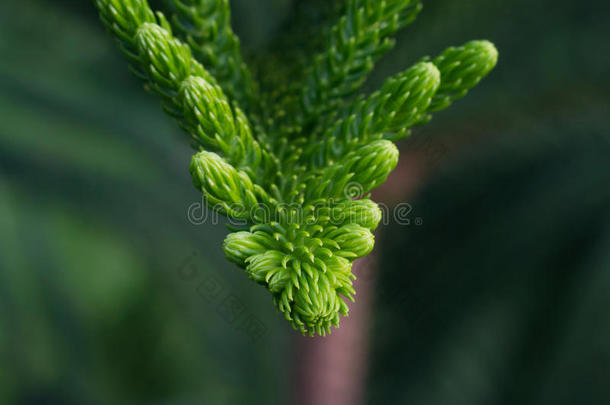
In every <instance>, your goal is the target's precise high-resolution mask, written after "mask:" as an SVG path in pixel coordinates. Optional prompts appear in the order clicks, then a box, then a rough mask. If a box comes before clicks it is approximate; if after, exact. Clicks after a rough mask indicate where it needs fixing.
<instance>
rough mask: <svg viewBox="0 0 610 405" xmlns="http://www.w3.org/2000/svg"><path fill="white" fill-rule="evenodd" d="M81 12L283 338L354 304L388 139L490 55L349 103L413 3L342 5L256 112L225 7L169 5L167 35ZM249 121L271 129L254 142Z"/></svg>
mask: <svg viewBox="0 0 610 405" xmlns="http://www.w3.org/2000/svg"><path fill="white" fill-rule="evenodd" d="M94 1H95V4H96V6H97V7H98V9H99V12H100V17H101V19H102V21H103V22H104V23H105V24H106V26H107V27H108V29H109V31H110V32H111V33H112V34H113V35H114V37H115V38H116V39H117V41H118V42H119V46H120V48H121V49H122V51H123V52H124V53H125V55H126V57H127V59H128V61H129V64H130V67H131V70H132V71H133V72H134V73H135V74H136V75H137V76H138V77H139V78H141V79H142V80H143V81H144V83H145V87H146V88H147V89H148V90H149V91H151V92H153V93H155V94H157V95H158V96H159V97H160V98H161V103H162V106H163V108H164V110H165V111H166V112H167V113H168V114H170V115H171V116H173V117H175V118H176V120H177V121H178V124H179V125H180V127H181V128H182V129H183V130H184V131H185V132H186V133H187V134H189V136H190V138H191V141H192V145H193V147H194V148H195V149H196V150H197V151H198V152H197V153H196V154H195V156H193V158H192V160H191V164H190V172H191V176H192V178H193V182H194V185H195V187H197V188H198V189H199V190H201V192H202V193H203V195H204V198H205V201H206V203H207V204H208V206H209V208H210V209H212V210H216V211H217V212H220V213H222V214H224V215H226V216H228V217H229V218H232V219H236V220H239V221H240V224H242V225H241V226H240V227H237V229H233V232H232V233H230V234H229V235H228V236H227V238H226V240H225V242H224V245H223V249H224V252H225V254H226V256H227V258H228V259H229V260H230V261H232V262H234V263H236V264H237V265H238V266H240V267H242V268H243V269H244V270H245V272H246V274H248V276H249V277H250V278H251V279H252V280H254V281H255V282H257V283H259V284H261V285H264V286H265V287H266V288H267V289H268V290H269V291H270V293H271V295H272V297H273V301H274V303H275V305H276V307H277V309H278V310H279V311H280V312H281V313H282V314H283V315H284V317H285V318H286V319H287V320H288V321H289V322H290V324H291V325H292V326H293V327H294V328H295V329H297V330H299V331H301V332H302V333H304V334H309V335H314V334H318V335H326V334H328V333H330V330H331V327H336V326H338V325H339V318H340V315H343V316H346V315H347V314H348V310H349V308H348V305H347V301H350V300H351V301H353V299H354V295H355V293H356V292H355V291H354V288H353V285H352V280H353V279H354V278H355V277H354V275H353V274H352V272H351V266H352V263H353V261H354V260H355V259H357V258H359V257H363V256H365V255H366V254H368V253H369V252H370V251H371V250H372V249H373V246H374V237H373V231H374V230H375V228H376V227H377V226H378V224H379V222H380V220H381V217H382V213H381V210H380V209H379V207H378V206H377V204H375V203H374V202H373V201H371V200H370V198H369V196H368V194H369V193H370V191H371V190H373V189H374V188H375V187H377V186H379V185H380V184H381V183H383V182H384V181H385V180H386V178H387V176H388V175H389V173H390V172H391V171H392V170H393V169H394V168H395V167H396V164H397V163H398V149H397V148H396V146H395V145H394V143H393V141H394V140H396V139H399V138H401V137H404V136H406V135H408V134H409V131H410V128H411V127H413V126H415V125H420V124H422V123H425V122H427V121H428V120H429V119H430V117H431V113H433V112H436V111H440V110H442V109H444V108H446V107H448V106H449V105H450V104H451V103H452V102H453V101H455V100H457V99H459V98H461V97H463V96H464V95H465V94H466V93H467V92H468V90H469V89H471V88H472V87H473V86H475V85H476V84H477V83H478V82H479V81H480V80H481V78H482V77H484V76H485V75H487V74H488V73H489V71H491V69H492V68H493V67H494V66H495V64H496V60H497V51H496V50H495V48H494V47H493V45H492V44H491V43H489V42H487V41H473V42H469V43H467V44H465V45H463V46H461V47H458V48H449V49H447V50H445V51H444V52H443V53H442V54H441V55H440V56H438V57H437V58H434V59H429V58H424V60H422V61H421V62H419V63H417V64H415V65H414V66H412V67H411V68H409V69H407V70H405V71H404V72H402V73H399V74H397V75H395V76H393V77H391V78H389V79H387V80H386V81H385V83H384V84H383V86H382V87H381V89H380V90H379V91H377V92H374V93H373V94H371V95H369V96H367V97H365V96H363V95H361V96H358V97H356V98H355V99H352V98H351V97H350V96H351V95H352V94H353V93H354V92H355V91H357V90H358V88H359V87H360V85H361V84H362V82H363V81H364V80H365V78H366V76H367V74H368V73H369V72H370V71H371V69H372V67H373V64H374V62H375V61H376V60H377V59H378V58H379V57H380V56H381V54H382V53H383V52H385V51H386V50H387V49H389V48H390V47H391V46H392V44H393V40H392V39H391V38H390V36H391V35H392V34H393V33H394V32H395V31H396V30H397V29H399V28H400V27H402V26H404V25H406V24H407V23H409V22H410V21H412V20H413V18H415V16H416V15H417V13H418V12H419V10H420V8H421V5H420V3H419V2H418V1H416V0H384V1H376V0H349V1H348V3H347V8H346V15H345V16H344V17H342V18H341V19H340V20H339V23H338V24H337V25H336V26H334V27H333V28H332V29H331V31H330V34H329V43H328V47H327V49H326V51H324V52H323V53H321V54H320V55H319V56H318V57H317V58H316V59H315V61H314V64H313V68H311V69H309V70H306V69H303V71H304V72H305V80H304V81H303V82H301V83H300V84H299V85H298V86H297V87H295V84H294V83H292V84H291V83H283V84H281V83H280V89H286V88H292V89H293V90H292V91H288V92H287V93H286V94H285V97H283V98H282V97H280V98H276V95H277V93H276V92H275V91H274V90H271V92H266V93H265V94H262V95H261V97H260V99H261V100H274V102H276V104H277V106H276V107H275V112H271V111H268V110H264V111H257V109H259V106H262V108H263V109H265V108H266V107H265V102H261V101H260V100H259V99H258V95H257V93H256V88H257V87H258V86H257V84H256V83H254V81H253V80H252V79H251V78H250V75H249V73H248V71H247V69H246V67H245V65H244V64H243V62H242V60H241V55H240V54H239V41H238V40H237V38H236V36H235V35H234V34H233V31H232V30H231V27H230V22H229V19H230V18H229V5H228V1H227V0H173V1H174V10H175V14H174V16H173V18H172V23H173V28H172V25H171V24H170V23H169V22H168V21H167V20H166V19H165V17H164V16H163V14H161V13H156V14H155V13H153V11H152V10H151V9H150V7H149V6H148V3H147V1H146V0H94ZM173 31H175V32H176V33H177V37H176V36H174V34H173ZM181 38H182V39H183V40H184V41H185V42H183V41H182V40H181ZM193 55H195V56H196V57H197V58H199V59H200V61H201V62H202V63H203V64H202V63H200V62H199V61H197V59H196V58H195V57H194V56H193ZM280 78H283V79H287V78H285V77H283V76H280ZM295 89H296V90H297V91H296V92H295V91H294V90H295ZM277 91H278V92H282V91H283V90H277ZM240 105H241V106H242V107H243V108H245V111H247V113H248V114H249V115H248V118H247V117H246V114H245V113H244V112H243V111H244V110H242V108H240ZM259 117H267V118H268V117H271V118H275V119H269V120H268V121H265V131H263V129H262V125H261V122H260V121H259V119H260V118H259ZM255 131H256V137H255V136H254V134H253V133H254V132H255ZM287 135H290V137H288V136H287Z"/></svg>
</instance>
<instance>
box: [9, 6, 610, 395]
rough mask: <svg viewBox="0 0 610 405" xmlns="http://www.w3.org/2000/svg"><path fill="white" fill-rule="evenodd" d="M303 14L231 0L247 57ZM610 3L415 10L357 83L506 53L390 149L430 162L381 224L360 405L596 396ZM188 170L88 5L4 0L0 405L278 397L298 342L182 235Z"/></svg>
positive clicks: (604, 350)
mask: <svg viewBox="0 0 610 405" xmlns="http://www.w3.org/2000/svg"><path fill="white" fill-rule="evenodd" d="M297 3H300V4H301V5H303V4H308V3H311V4H312V5H314V4H315V3H319V4H323V3H324V2H321V1H316V0H310V1H301V2H298V1H297V0H295V1H289V0H259V1H250V0H233V1H232V7H233V13H234V26H235V29H236V31H237V32H238V34H240V35H241V37H242V41H243V45H244V49H245V50H246V51H247V53H248V54H249V55H251V56H252V57H254V58H255V59H258V60H260V59H261V58H263V59H264V57H265V54H266V49H268V48H273V46H275V45H274V44H276V43H277V42H278V32H280V31H281V30H282V29H283V27H285V26H286V24H287V21H288V19H289V18H290V15H291V12H292V10H293V8H294V7H295V5H296V4H297ZM609 11H610V10H609V6H608V4H607V2H606V1H603V0H583V1H580V2H573V1H568V0H555V1H551V0H540V1H537V2H531V1H525V0H515V1H511V2H507V1H494V0H469V1H449V0H428V1H425V2H424V10H423V12H422V13H421V14H420V17H419V18H418V20H417V21H416V22H415V23H414V24H412V25H411V26H410V27H408V28H407V29H405V30H404V31H402V32H401V33H400V35H399V37H398V44H397V46H396V48H395V49H394V50H393V51H392V52H391V53H390V54H388V55H387V57H385V58H384V59H383V61H382V62H381V63H380V64H379V67H378V69H377V70H376V73H375V75H374V76H373V77H372V78H371V80H370V81H369V83H368V84H367V88H368V89H374V88H375V87H376V86H378V85H379V83H380V82H381V81H382V80H383V78H385V77H386V76H387V75H389V74H392V73H395V72H397V71H399V70H402V69H404V68H405V67H407V66H408V65H409V64H410V63H413V62H415V61H416V60H418V59H419V58H421V57H422V56H424V55H435V54H437V53H439V52H440V51H441V50H442V49H444V48H445V47H446V46H449V45H457V44H460V43H463V42H466V41H468V40H470V39H478V38H487V39H490V40H491V41H493V42H494V43H495V44H496V46H497V47H498V49H499V51H500V61H499V64H498V67H497V68H496V70H495V71H494V72H493V73H492V74H491V75H490V77H489V78H488V79H486V80H485V81H483V82H482V83H481V85H480V86H479V87H478V88H476V89H475V90H474V91H472V92H471V94H469V96H468V97H466V98H465V99H464V100H462V101H460V102H459V103H457V104H456V105H455V106H454V107H453V108H451V109H449V110H447V111H446V112H443V113H442V114H439V115H438V116H436V117H435V119H434V120H433V122H432V123H431V124H430V125H428V126H426V127H424V128H422V129H419V130H418V131H416V133H415V135H414V136H413V137H412V138H410V139H408V140H406V141H404V143H403V145H401V146H402V147H403V150H404V151H409V152H410V153H411V154H414V155H419V156H420V157H421V163H422V164H423V165H424V166H426V168H427V169H430V170H429V173H430V174H429V175H427V176H426V179H428V180H426V181H427V182H428V183H429V184H427V185H425V186H423V188H422V189H423V191H422V192H421V193H420V194H419V195H418V196H417V197H415V200H414V202H413V206H414V215H417V216H421V217H422V218H423V219H424V225H422V226H421V227H419V228H416V227H404V226H403V227H399V226H397V225H390V226H388V227H387V228H386V229H384V230H382V232H383V234H382V238H381V239H382V243H381V247H380V248H379V249H378V252H379V256H380V257H381V264H382V265H381V266H380V280H379V282H380V284H379V288H378V289H377V295H378V298H377V301H378V305H377V307H376V309H375V314H374V324H373V326H372V339H373V342H372V344H373V356H372V365H371V367H372V368H371V372H370V375H369V382H368V385H367V390H366V391H367V401H368V403H375V404H377V403H417V404H419V403H421V404H457V403H464V404H491V403H507V404H508V403H549V404H550V403H574V404H580V403H582V404H598V403H600V404H603V403H606V404H607V403H610V392H609V391H608V388H607V382H608V381H610V367H609V363H610V354H609V353H610V343H609V342H610V331H609V328H608V319H607V313H608V310H610V302H608V299H607V297H608V296H609V295H610V292H609V291H610V281H609V280H608V278H609V277H610V276H609V274H608V273H609V270H610V267H609V266H610V264H609V262H608V261H607V260H606V259H604V258H603V254H604V253H605V254H607V253H608V250H609V249H608V247H609V242H608V241H609V239H608V238H607V237H606V236H607V232H605V231H604V229H605V230H607V229H608V228H607V227H606V228H604V226H605V224H607V223H608V212H609V210H608V208H610V207H609V206H608V198H607V194H604V190H607V189H610V187H608V186H610V183H609V182H608V177H607V176H606V177H604V175H605V174H607V173H609V172H610V170H609V167H608V164H607V162H608V160H609V159H610V155H608V150H609V149H608V147H607V143H604V142H603V141H600V139H599V138H603V137H604V136H607V135H608V129H609V118H608V117H609V116H610V102H609V94H610V80H609V79H608V74H609V73H610V41H608V39H610V24H608V12H609ZM293 28H294V27H293ZM299 46H300V45H299ZM512 140H515V141H514V142H513V141H512ZM530 142H533V143H535V146H530V145H531V144H530ZM190 154H191V152H190V150H189V149H188V146H187V143H186V142H184V138H183V136H182V135H181V134H180V132H179V130H178V129H177V128H176V127H175V125H174V123H173V122H172V121H171V120H170V119H169V118H167V117H166V116H165V115H164V114H162V113H161V111H160V109H159V105H158V102H157V100H155V99H154V98H153V97H151V96H149V95H147V94H146V93H145V92H144V91H142V88H141V85H140V83H138V81H137V80H136V79H135V78H134V77H132V76H131V75H130V74H129V72H128V70H127V68H126V64H125V62H124V60H123V59H122V58H121V55H120V53H119V52H118V51H117V49H116V47H115V44H114V43H113V42H112V40H111V39H110V37H109V35H107V34H106V33H105V32H104V29H103V27H102V24H101V23H99V21H98V20H97V15H96V13H95V10H94V8H93V6H92V4H91V3H90V2H89V1H85V0H78V1H76V0H73V1H70V0H19V1H16V0H12V1H11V0H9V1H3V2H1V3H0V403H6V404H106V403H114V404H139V403H142V404H195V403H196V404H214V405H216V404H245V403H251V404H255V403H256V404H258V403H260V404H283V403H286V402H287V399H286V398H288V397H289V391H290V390H291V386H292V385H293V384H294V382H293V381H291V373H290V372H289V370H290V368H291V366H290V364H289V363H290V361H291V359H292V354H291V336H293V333H294V332H292V331H291V330H290V329H289V327H288V326H287V324H286V323H285V322H284V321H283V319H281V317H280V316H279V315H278V314H277V313H276V311H275V310H274V309H273V307H272V304H271V301H270V299H269V297H268V294H267V293H266V291H265V290H264V289H262V288H255V287H253V285H252V283H251V281H249V280H248V279H247V277H244V275H243V274H242V273H241V272H239V271H236V268H234V267H233V266H232V265H230V264H229V263H228V262H226V261H225V259H224V257H223V254H222V250H221V249H220V246H221V243H222V240H223V238H224V234H225V228H224V226H222V225H211V224H209V223H206V224H203V225H201V224H199V225H198V224H194V223H192V221H189V218H188V215H187V212H188V210H189V207H191V209H192V208H193V207H195V208H197V205H196V204H198V203H199V198H200V196H199V193H198V192H197V190H195V189H194V188H193V187H192V184H191V180H190V178H189V175H188V169H187V166H188V161H189V158H190ZM532 162H542V163H540V164H534V163H532ZM521 164H523V165H525V166H526V167H528V168H529V169H528V170H522V166H521ZM568 164H569V165H568ZM566 165H568V168H567V169H566ZM570 165H571V166H570ZM570 168H576V169H578V170H576V169H575V170H576V171H571V170H568V169H570ZM498 184H500V185H501V186H498ZM582 184H586V185H587V187H586V188H583V187H581V185H582ZM481 190H488V191H489V193H488V194H484V195H483V196H481V195H480V192H481ZM566 190H567V191H566ZM570 190H573V192H568V191H570ZM562 192H565V194H566V195H565V196H563V194H562ZM477 193H479V194H477ZM517 195H518V196H523V197H522V198H521V199H519V200H518V201H513V200H514V198H515V196H517ZM460 196H461V197H460ZM490 196H495V197H490ZM558 196H559V197H558ZM583 196H593V197H591V198H590V199H583V198H582V197H583ZM479 197H481V198H479ZM405 198H406V197H405ZM409 198H411V197H409ZM530 202H531V204H530ZM557 202H559V203H560V204H559V205H557V204H556V203H557ZM458 203H459V204H461V205H456V204H458ZM193 204H195V205H193ZM522 204H523V205H524V206H527V207H533V208H530V209H527V210H525V209H523V210H520V209H521V208H522ZM562 204H563V205H562ZM519 207H521V208H519ZM541 213H544V214H545V215H544V216H542V217H541V216H540V214H541ZM569 213H574V214H575V216H572V215H568V214H569ZM200 214H201V215H203V214H202V213H200ZM540 218H543V219H540ZM567 219H570V221H568V220H567ZM557 223H562V224H565V226H564V227H560V226H559V225H557ZM534 225H535V226H536V228H535V229H533V228H532V229H530V228H529V227H533V226H534ZM554 225H557V228H554ZM447 229H450V230H451V232H447ZM559 230H561V232H560V231H559ZM562 232H564V233H565V235H564V233H562ZM604 232H605V233H604ZM604 235H606V236H604ZM526 236H527V238H526ZM563 236H565V238H564V237H563ZM576 237H582V238H584V239H582V238H581V239H578V240H577V241H572V239H570V238H576ZM586 237H590V239H591V240H588V239H586ZM604 238H605V239H604ZM457 240H459V241H460V243H459V244H458V243H456V241H457ZM386 241H387V242H386ZM515 241H517V242H518V241H521V242H520V243H522V244H523V246H520V245H519V243H517V242H515ZM542 242H544V243H542ZM513 243H514V244H515V246H513V247H512V249H513V250H511V249H509V248H506V249H505V250H501V251H496V250H494V247H497V246H512V244H513ZM596 249H597V250H596ZM486 252H491V253H488V254H487V253H486ZM570 252H573V254H572V253H570ZM600 252H601V253H600ZM560 253H561V254H564V255H566V257H563V256H561V258H560V259H559V257H560ZM598 255H601V256H600V257H601V258H598ZM573 256H577V257H579V258H580V257H581V256H582V257H584V258H589V257H591V260H590V264H588V263H589V262H586V263H584V264H583V263H580V262H578V263H573V262H571V261H570V260H569V259H570V257H573ZM583 260H584V259H583ZM604 260H605V261H604ZM490 268H494V269H497V272H492V273H490V271H489V269H490ZM484 269H485V270H484ZM555 272H559V273H555ZM573 273H577V274H578V275H577V277H578V283H576V281H574V280H572V278H570V277H572V274H573ZM574 277H576V276H574ZM536 283H538V284H536ZM396 285H398V286H400V289H399V291H398V293H397V292H396V291H395V289H393V288H392V286H396ZM574 285H576V286H578V287H573V286H574ZM536 286H539V287H540V288H541V289H537V288H535V287H536ZM606 287H608V288H606ZM596 288H597V289H596ZM388 291H389V292H388ZM541 291H545V292H546V293H545V294H542V293H541ZM566 297H569V298H566ZM587 298H590V299H589V301H587ZM549 306H550V307H551V308H549ZM552 309H556V311H554V310H552ZM549 313H553V314H555V317H550V316H549V315H548V314H549ZM600 314H601V315H600ZM549 318H552V319H550V320H549ZM547 321H548V323H549V325H546V324H545V322H547ZM541 324H542V325H546V326H548V328H547V327H546V326H545V327H543V326H540V325H541ZM396 325H401V327H396ZM573 331H577V332H574V333H572V332H573ZM545 334H549V336H547V337H548V339H545V338H544V337H545V336H546V335H545ZM552 337H554V338H553V339H552ZM591 337H594V338H591ZM549 342H552V346H551V347H549V345H551V343H549ZM547 343H548V344H547ZM577 348H580V349H577ZM579 350H580V351H579ZM558 353H560V354H564V353H565V354H566V356H567V360H565V361H561V359H563V357H561V356H559V355H558ZM580 371H582V372H580ZM555 387H563V389H564V390H563V391H561V390H558V389H555ZM604 390H605V391H604Z"/></svg>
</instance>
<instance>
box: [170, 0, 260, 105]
mask: <svg viewBox="0 0 610 405" xmlns="http://www.w3.org/2000/svg"><path fill="white" fill-rule="evenodd" d="M173 4H174V14H173V16H172V18H171V20H170V21H171V23H172V27H173V28H174V31H175V32H176V35H177V37H178V38H180V39H182V40H183V41H184V42H186V43H187V44H188V45H189V46H190V47H191V49H192V50H193V55H194V56H195V58H197V60H199V61H200V62H201V63H202V64H203V66H204V67H205V68H206V69H207V70H208V71H209V72H210V73H211V74H212V76H214V77H215V78H216V80H217V81H218V84H219V85H220V87H221V88H222V90H223V91H224V93H225V94H226V95H227V96H228V97H229V98H230V99H231V100H235V101H237V103H238V104H239V106H240V107H241V108H242V109H243V110H244V111H247V112H248V113H250V112H259V111H260V102H259V98H258V94H257V90H256V85H255V83H254V82H253V80H252V77H251V75H250V72H249V70H248V67H247V66H246V64H245V63H244V62H243V59H242V55H241V51H240V42H239V38H237V35H235V34H234V33H233V29H232V28H231V8H230V6H229V0H173Z"/></svg>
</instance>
